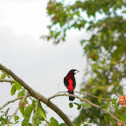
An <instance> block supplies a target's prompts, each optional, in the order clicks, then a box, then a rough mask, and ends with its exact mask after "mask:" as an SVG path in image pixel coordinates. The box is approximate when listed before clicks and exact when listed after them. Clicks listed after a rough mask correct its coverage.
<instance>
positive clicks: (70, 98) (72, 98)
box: [69, 91, 75, 101]
mask: <svg viewBox="0 0 126 126" xmlns="http://www.w3.org/2000/svg"><path fill="white" fill-rule="evenodd" d="M69 94H74V91H69ZM74 99H75V97H73V96H69V100H70V101H73V100H74Z"/></svg>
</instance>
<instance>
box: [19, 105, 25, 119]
mask: <svg viewBox="0 0 126 126" xmlns="http://www.w3.org/2000/svg"><path fill="white" fill-rule="evenodd" d="M20 112H21V114H22V115H23V117H24V116H25V115H24V106H23V105H22V106H21V107H20Z"/></svg>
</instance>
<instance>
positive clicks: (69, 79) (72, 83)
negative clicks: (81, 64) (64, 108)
mask: <svg viewBox="0 0 126 126" xmlns="http://www.w3.org/2000/svg"><path fill="white" fill-rule="evenodd" d="M77 72H79V71H78V70H75V69H72V70H70V71H69V72H68V74H67V75H66V76H65V77H64V85H65V86H66V88H67V89H68V92H69V94H74V89H75V87H76V80H75V77H74V75H75V74H76V73H77ZM74 99H75V97H72V96H69V100H70V101H73V100H74Z"/></svg>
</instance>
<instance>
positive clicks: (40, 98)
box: [0, 64, 74, 126]
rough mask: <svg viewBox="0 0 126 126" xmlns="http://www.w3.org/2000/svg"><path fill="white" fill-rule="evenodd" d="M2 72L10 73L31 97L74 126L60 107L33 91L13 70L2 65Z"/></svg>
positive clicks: (0, 65)
mask: <svg viewBox="0 0 126 126" xmlns="http://www.w3.org/2000/svg"><path fill="white" fill-rule="evenodd" d="M0 70H3V71H5V72H6V73H8V74H9V75H10V76H11V77H12V78H13V79H15V80H16V81H17V82H18V83H20V84H21V85H22V86H23V87H24V88H25V89H26V90H27V91H28V92H29V93H30V95H31V96H33V97H35V98H36V99H39V100H40V101H41V102H43V103H44V104H46V105H47V106H48V107H49V108H51V109H52V110H53V111H55V112H56V113H57V114H58V115H59V116H60V117H61V118H62V119H63V120H64V122H65V123H66V124H67V125H68V126H74V124H73V123H72V122H71V121H70V120H69V118H68V117H67V116H66V114H65V113H63V112H62V110H60V108H59V107H57V106H56V105H55V104H54V103H52V102H51V101H50V100H48V99H47V98H46V97H44V96H43V95H41V94H40V93H38V92H36V91H35V90H33V89H32V88H31V87H29V86H28V85H27V84H26V83H25V82H24V81H23V80H22V79H21V78H19V77H18V76H17V75H16V74H14V73H13V72H12V71H11V70H9V69H7V68H6V67H5V66H3V65H2V64H0Z"/></svg>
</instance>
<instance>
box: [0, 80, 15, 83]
mask: <svg viewBox="0 0 126 126" xmlns="http://www.w3.org/2000/svg"><path fill="white" fill-rule="evenodd" d="M0 82H9V83H14V81H13V80H7V79H0Z"/></svg>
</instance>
